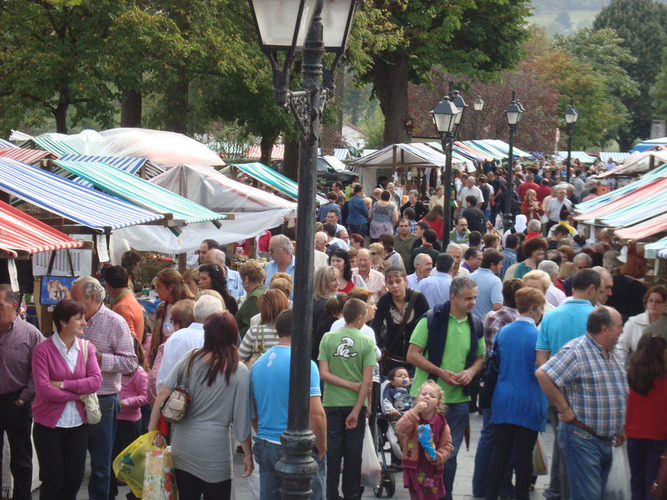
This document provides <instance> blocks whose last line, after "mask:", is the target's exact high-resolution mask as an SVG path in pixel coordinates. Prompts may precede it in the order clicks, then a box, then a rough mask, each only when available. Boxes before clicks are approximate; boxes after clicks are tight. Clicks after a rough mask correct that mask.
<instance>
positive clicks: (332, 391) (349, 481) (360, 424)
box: [318, 299, 375, 498]
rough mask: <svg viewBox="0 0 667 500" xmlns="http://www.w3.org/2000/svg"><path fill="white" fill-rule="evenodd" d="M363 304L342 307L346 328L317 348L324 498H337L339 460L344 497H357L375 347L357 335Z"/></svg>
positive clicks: (328, 335) (353, 301) (356, 302)
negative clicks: (324, 428) (322, 419)
mask: <svg viewBox="0 0 667 500" xmlns="http://www.w3.org/2000/svg"><path fill="white" fill-rule="evenodd" d="M367 307H368V306H367V305H366V303H364V302H363V301H361V300H359V299H349V300H348V301H347V302H346V303H345V306H343V318H344V319H345V326H344V327H343V328H341V329H339V330H334V331H332V332H328V333H326V334H324V336H323V337H322V341H321V342H320V354H319V356H318V360H319V362H320V376H321V377H322V380H323V381H324V400H323V401H322V404H323V406H324V410H325V411H326V414H327V498H338V496H339V495H338V484H339V479H340V477H339V476H340V466H341V459H345V469H344V470H343V497H344V498H360V497H361V450H362V447H363V443H364V427H365V423H366V419H365V413H362V410H364V408H365V407H366V406H367V402H366V397H367V396H368V393H369V391H370V388H371V386H372V377H373V366H375V347H374V345H373V340H372V339H371V338H370V337H368V336H366V335H365V334H364V333H362V332H361V331H359V329H360V328H361V326H362V325H363V324H364V319H365V317H366V309H367Z"/></svg>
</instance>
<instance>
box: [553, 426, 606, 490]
mask: <svg viewBox="0 0 667 500" xmlns="http://www.w3.org/2000/svg"><path fill="white" fill-rule="evenodd" d="M558 439H559V440H560V445H561V446H562V447H563V451H564V452H565V457H566V460H567V471H568V474H569V479H570V493H571V496H570V500H602V494H603V492H604V487H605V485H606V484H607V476H609V469H611V441H606V440H603V439H599V438H596V437H595V436H593V435H592V434H590V433H588V432H586V431H585V430H583V429H580V428H579V427H577V426H575V425H574V424H570V423H566V422H560V424H559V425H558Z"/></svg>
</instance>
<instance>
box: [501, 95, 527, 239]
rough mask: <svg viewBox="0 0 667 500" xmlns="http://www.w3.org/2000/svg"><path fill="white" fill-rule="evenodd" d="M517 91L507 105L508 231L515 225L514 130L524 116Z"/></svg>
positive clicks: (506, 196) (506, 190) (504, 228)
mask: <svg viewBox="0 0 667 500" xmlns="http://www.w3.org/2000/svg"><path fill="white" fill-rule="evenodd" d="M515 96H516V92H515V91H514V90H513V91H512V102H511V103H510V105H509V106H508V107H507V110H506V111H505V113H506V114H507V124H508V125H509V127H510V144H509V146H510V147H509V158H508V159H507V186H505V213H504V214H503V230H504V231H507V230H508V229H511V228H512V226H513V225H514V214H513V213H512V193H513V191H514V190H513V189H512V184H513V183H512V176H513V173H512V170H513V168H514V131H515V130H516V126H517V125H518V123H519V122H520V121H521V117H522V116H523V106H522V105H521V103H520V102H519V100H518V99H516V97H515Z"/></svg>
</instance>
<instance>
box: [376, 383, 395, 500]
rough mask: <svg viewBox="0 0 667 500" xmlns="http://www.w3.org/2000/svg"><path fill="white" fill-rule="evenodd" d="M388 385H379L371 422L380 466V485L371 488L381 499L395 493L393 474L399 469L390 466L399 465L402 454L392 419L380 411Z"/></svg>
mask: <svg viewBox="0 0 667 500" xmlns="http://www.w3.org/2000/svg"><path fill="white" fill-rule="evenodd" d="M388 384H389V380H385V381H384V382H382V384H381V385H380V393H379V394H378V395H377V397H374V398H373V399H374V400H375V405H374V406H375V419H374V422H373V428H372V431H373V436H374V438H375V450H376V451H377V454H378V460H379V461H380V466H381V469H382V471H381V476H380V483H379V484H378V485H377V486H375V487H374V488H373V493H375V496H376V497H378V498H379V497H381V496H382V493H383V492H384V493H386V494H387V496H388V497H393V496H394V493H395V492H396V480H395V479H394V472H395V471H396V470H400V467H396V466H395V465H392V464H393V463H397V464H400V462H401V457H402V455H403V452H402V450H401V447H400V445H399V443H398V437H397V436H396V433H395V432H394V429H393V427H392V425H391V420H392V419H393V418H395V417H392V416H390V415H388V414H385V413H383V411H382V394H384V390H385V388H386V387H387V385H388ZM386 452H389V453H390V456H391V459H390V461H389V463H387V453H386Z"/></svg>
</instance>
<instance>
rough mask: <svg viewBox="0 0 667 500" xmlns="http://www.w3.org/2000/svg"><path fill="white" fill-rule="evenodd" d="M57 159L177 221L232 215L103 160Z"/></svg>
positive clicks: (88, 178) (67, 167) (103, 187)
mask: <svg viewBox="0 0 667 500" xmlns="http://www.w3.org/2000/svg"><path fill="white" fill-rule="evenodd" d="M54 163H55V164H56V165H58V166H59V167H62V168H64V169H65V170H67V171H68V172H71V173H72V174H75V175H77V176H79V177H81V178H83V179H85V180H86V181H88V182H91V183H92V184H93V185H94V186H95V187H98V188H99V189H101V190H103V191H105V192H107V193H109V194H111V195H113V196H116V197H117V198H120V199H122V200H126V201H128V202H130V203H133V204H135V205H137V206H140V207H143V208H145V209H146V210H150V211H152V212H155V213H157V214H161V215H163V216H165V217H166V218H172V217H173V221H174V222H176V223H177V224H195V223H197V222H208V221H210V222H215V221H218V220H221V219H227V218H229V216H228V215H225V214H217V213H215V212H213V211H212V210H209V209H208V208H205V207H202V206H201V205H198V204H197V203H194V202H192V201H190V200H188V199H186V198H183V197H182V196H179V195H177V194H175V193H172V192H171V191H168V190H166V189H164V188H161V187H159V186H156V185H155V184H151V183H150V182H148V181H145V180H144V179H140V178H138V177H135V176H134V175H132V174H128V173H127V172H124V171H122V170H119V169H117V168H115V167H112V166H111V165H107V164H106V163H103V162H100V161H72V160H70V161H68V160H55V161H54Z"/></svg>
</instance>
